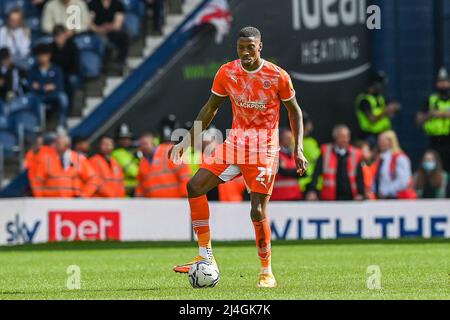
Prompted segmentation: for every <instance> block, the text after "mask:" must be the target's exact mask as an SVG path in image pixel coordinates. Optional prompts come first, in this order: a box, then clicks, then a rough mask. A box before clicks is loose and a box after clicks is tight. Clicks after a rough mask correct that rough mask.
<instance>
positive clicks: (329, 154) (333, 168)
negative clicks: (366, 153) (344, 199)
mask: <svg viewBox="0 0 450 320" xmlns="http://www.w3.org/2000/svg"><path fill="white" fill-rule="evenodd" d="M321 151H322V155H323V169H322V178H323V187H322V191H321V192H320V198H321V199H322V200H325V201H333V200H336V173H337V166H338V158H337V155H336V154H335V153H334V152H333V145H332V144H325V145H323V146H322V147H321ZM361 158H362V152H361V150H359V149H357V148H354V147H352V146H349V147H348V158H347V174H348V178H349V180H350V186H351V188H352V193H353V196H354V197H355V196H356V195H357V194H358V188H357V184H356V174H357V171H358V164H359V163H360V162H361Z"/></svg>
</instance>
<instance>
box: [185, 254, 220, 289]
mask: <svg viewBox="0 0 450 320" xmlns="http://www.w3.org/2000/svg"><path fill="white" fill-rule="evenodd" d="M188 278H189V283H190V284H191V286H192V287H193V288H213V287H215V286H216V285H217V283H218V282H219V279H220V275H219V270H217V268H216V266H215V265H214V264H213V263H211V262H209V261H207V260H202V261H198V262H197V263H194V264H193V265H192V266H191V268H190V269H189V274H188Z"/></svg>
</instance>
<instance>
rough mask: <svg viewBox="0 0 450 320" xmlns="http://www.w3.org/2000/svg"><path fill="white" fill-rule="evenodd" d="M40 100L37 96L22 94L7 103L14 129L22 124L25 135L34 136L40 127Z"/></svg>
mask: <svg viewBox="0 0 450 320" xmlns="http://www.w3.org/2000/svg"><path fill="white" fill-rule="evenodd" d="M39 107H40V102H39V99H38V98H37V97H34V96H23V97H19V98H16V99H14V100H12V101H11V102H10V103H9V120H10V121H11V124H12V126H13V128H14V129H16V130H17V129H18V128H19V125H20V124H22V125H23V128H24V130H25V134H26V135H27V136H34V135H35V134H36V133H38V132H39V131H40V129H41V119H40V118H41V113H40V112H39Z"/></svg>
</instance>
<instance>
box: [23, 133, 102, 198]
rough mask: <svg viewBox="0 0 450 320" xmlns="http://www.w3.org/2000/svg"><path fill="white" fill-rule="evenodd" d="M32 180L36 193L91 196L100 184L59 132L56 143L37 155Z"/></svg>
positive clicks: (81, 157)
mask: <svg viewBox="0 0 450 320" xmlns="http://www.w3.org/2000/svg"><path fill="white" fill-rule="evenodd" d="M32 180H33V181H34V183H33V184H32V187H33V194H34V195H35V196H36V197H53V198H55V197H63V198H78V197H91V196H92V195H93V194H94V193H95V192H96V190H98V188H100V186H101V183H100V181H99V179H98V177H97V176H96V174H95V172H94V170H93V169H92V166H91V165H90V163H89V161H88V160H87V159H86V157H84V156H83V155H80V154H79V153H77V152H75V151H72V150H70V138H69V137H68V136H67V135H66V134H65V133H59V134H58V137H57V138H56V142H55V147H54V148H52V150H50V151H48V152H46V153H45V154H44V155H43V157H42V158H41V159H40V161H39V163H38V166H37V169H36V171H35V176H34V177H32Z"/></svg>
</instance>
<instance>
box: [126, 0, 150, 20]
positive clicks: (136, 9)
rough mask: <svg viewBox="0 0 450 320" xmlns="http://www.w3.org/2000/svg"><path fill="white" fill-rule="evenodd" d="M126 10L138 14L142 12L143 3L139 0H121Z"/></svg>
mask: <svg viewBox="0 0 450 320" xmlns="http://www.w3.org/2000/svg"><path fill="white" fill-rule="evenodd" d="M122 3H123V6H124V7H125V11H126V12H130V13H134V14H136V15H138V16H141V15H143V14H144V8H145V5H144V3H143V2H142V1H141V0H122Z"/></svg>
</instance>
